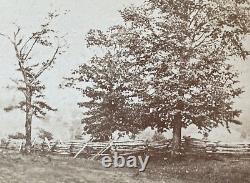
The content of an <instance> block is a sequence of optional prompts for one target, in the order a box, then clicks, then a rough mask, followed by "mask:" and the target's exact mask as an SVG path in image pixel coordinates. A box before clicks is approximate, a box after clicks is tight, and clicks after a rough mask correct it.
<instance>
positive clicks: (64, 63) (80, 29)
mask: <svg viewBox="0 0 250 183" xmlns="http://www.w3.org/2000/svg"><path fill="white" fill-rule="evenodd" d="M135 2H136V3H138V4H139V3H140V2H141V0H138V1H135V0H43V1H38V0H8V1H7V0H0V32H1V33H5V34H12V33H13V31H15V26H14V25H13V23H15V24H17V25H20V26H21V27H22V28H23V30H24V31H26V32H32V31H35V30H36V28H37V27H38V26H39V25H40V24H41V23H43V20H44V17H45V16H46V15H47V13H48V12H50V11H54V10H59V11H64V10H70V12H69V13H68V14H67V15H65V16H61V17H60V18H59V19H58V20H57V21H56V25H55V29H56V30H59V31H61V32H62V33H68V36H67V37H66V39H67V41H68V43H69V49H68V50H67V53H66V54H64V55H63V56H62V57H60V58H59V59H58V60H57V63H56V65H55V67H54V68H53V69H52V70H51V71H50V72H48V73H47V74H45V75H44V77H43V80H44V81H45V84H46V85H47V86H48V88H47V90H46V94H47V99H48V103H49V104H51V105H52V106H53V107H57V108H58V110H59V111H58V112H56V113H50V114H49V117H48V119H47V120H46V121H39V120H37V119H35V120H34V122H33V128H34V129H36V128H37V127H43V128H45V129H48V130H50V131H52V132H53V133H54V134H55V136H57V137H59V138H62V139H67V138H70V130H69V129H70V128H71V127H72V126H76V128H77V126H78V125H79V124H80V119H81V110H79V109H78V107H77V105H76V103H77V102H78V101H80V100H81V95H80V93H77V92H76V91H74V90H70V89H67V90H60V89H58V84H60V83H61V82H62V77H63V76H65V75H69V74H70V72H71V69H74V68H76V66H77V65H79V64H81V63H83V62H85V61H87V60H88V58H90V56H91V55H92V54H93V53H92V52H91V50H89V49H87V48H86V46H85V41H84V36H85V35H86V33H87V32H88V30H89V29H91V28H98V29H106V28H107V27H109V26H112V25H115V24H119V23H120V22H121V18H120V16H119V12H118V10H120V9H122V8H123V7H125V6H127V5H130V4H132V3H135ZM0 63H1V67H0V116H1V121H0V137H2V136H6V135H8V134H10V133H15V132H17V131H23V130H24V113H21V112H18V111H13V112H9V113H6V112H4V111H3V108H4V107H6V106H8V105H9V104H11V103H13V102H16V101H18V98H19V96H20V94H17V92H16V90H15V89H11V90H7V89H6V86H7V85H8V84H10V85H12V86H14V85H13V84H12V83H11V81H10V79H9V78H18V75H17V74H16V72H15V68H16V67H15V65H14V64H15V63H16V60H15V55H14V51H13V49H12V47H11V45H10V44H9V42H8V41H7V40H4V39H2V38H1V39H0ZM236 67H237V69H239V70H240V72H241V73H242V74H241V76H240V79H241V84H242V86H244V87H245V91H246V92H245V93H244V94H243V95H242V96H241V98H240V99H239V100H237V106H238V108H240V109H242V110H243V114H242V116H241V118H240V120H242V121H243V122H244V123H245V124H244V127H247V126H248V128H249V131H250V125H249V124H248V125H247V122H250V120H249V117H250V114H249V113H248V112H249V109H250V84H249V80H250V59H248V61H245V62H243V61H239V62H237V64H236ZM72 124H73V125H72Z"/></svg>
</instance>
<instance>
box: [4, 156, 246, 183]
mask: <svg viewBox="0 0 250 183" xmlns="http://www.w3.org/2000/svg"><path fill="white" fill-rule="evenodd" d="M0 182H1V183H95V182H98V183H99V182H100V183H116V182H117V183H126V182H128V183H137V182H138V183H139V182H141V183H144V182H145V183H149V182H159V183H160V182H166V183H200V182H202V183H210V182H211V183H231V182H232V183H235V182H237V183H245V182H246V183H247V182H250V161H249V160H237V159H235V158H234V159H233V158H224V159H220V160H219V161H218V160H204V159H199V160H197V159H196V160H195V159H194V158H193V159H192V158H189V159H188V160H187V159H186V160H182V161H180V162H167V161H163V160H161V161H153V160H152V161H149V164H148V166H147V169H146V171H145V172H142V173H138V170H136V169H127V168H124V169H115V168H108V169H106V168H103V167H102V166H101V163H100V162H98V161H91V160H86V159H83V158H78V159H72V158H69V157H57V156H38V155H30V156H25V155H21V154H3V153H1V154H0Z"/></svg>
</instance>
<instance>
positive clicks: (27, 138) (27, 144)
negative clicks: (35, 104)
mask: <svg viewBox="0 0 250 183" xmlns="http://www.w3.org/2000/svg"><path fill="white" fill-rule="evenodd" d="M31 102H32V94H31V90H30V89H27V93H26V121H25V141H26V142H25V152H26V153H30V152H31V125H32V116H33V114H32V104H31Z"/></svg>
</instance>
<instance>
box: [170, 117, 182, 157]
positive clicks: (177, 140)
mask: <svg viewBox="0 0 250 183" xmlns="http://www.w3.org/2000/svg"><path fill="white" fill-rule="evenodd" d="M181 128H182V122H181V117H180V115H178V116H177V117H176V120H175V123H174V124H173V139H172V140H173V141H172V152H171V156H172V157H173V158H175V157H177V156H178V155H179V153H180V149H181Z"/></svg>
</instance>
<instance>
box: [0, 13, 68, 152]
mask: <svg viewBox="0 0 250 183" xmlns="http://www.w3.org/2000/svg"><path fill="white" fill-rule="evenodd" d="M58 15H59V14H57V13H56V12H53V13H49V16H48V17H47V18H46V22H45V23H43V24H42V25H41V26H40V29H39V30H38V31H36V32H33V33H31V35H28V36H27V37H26V35H25V34H24V33H23V32H22V30H21V28H20V27H19V26H18V27H17V30H16V31H15V32H14V33H13V36H12V37H11V36H7V35H4V34H2V35H3V36H5V37H6V38H7V39H8V40H9V41H10V42H11V44H12V46H13V48H14V51H15V55H16V58H17V66H18V68H17V72H20V73H21V78H19V79H12V81H13V82H14V83H15V84H16V85H17V89H18V91H20V92H22V93H23V95H24V100H21V101H20V102H19V103H18V105H12V106H9V107H6V108H5V111H7V112H8V111H10V110H12V109H20V110H22V111H24V112H25V114H26V118H25V119H26V121H25V140H26V143H25V151H26V152H27V153H28V152H30V150H31V131H32V120H33V117H37V118H44V117H45V116H46V113H47V111H56V109H54V108H52V107H51V106H49V105H48V104H47V102H46V101H45V98H44V97H45V96H44V94H43V93H44V90H45V88H46V87H45V84H44V83H42V81H41V80H40V78H41V76H42V75H43V74H44V72H45V71H47V70H49V69H50V68H52V67H53V65H54V63H55V61H56V60H57V58H58V56H59V55H61V54H62V53H63V52H64V46H65V41H64V38H63V37H64V36H61V37H60V36H59V34H58V32H56V31H55V30H53V29H52V28H51V24H52V22H53V20H54V18H56V17H57V16H58ZM62 41H63V42H62ZM42 50H45V53H49V52H50V50H53V51H52V53H51V56H49V55H42V57H40V58H37V57H34V55H38V54H37V53H38V52H37V51H40V52H42ZM34 53H36V54H34Z"/></svg>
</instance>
